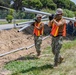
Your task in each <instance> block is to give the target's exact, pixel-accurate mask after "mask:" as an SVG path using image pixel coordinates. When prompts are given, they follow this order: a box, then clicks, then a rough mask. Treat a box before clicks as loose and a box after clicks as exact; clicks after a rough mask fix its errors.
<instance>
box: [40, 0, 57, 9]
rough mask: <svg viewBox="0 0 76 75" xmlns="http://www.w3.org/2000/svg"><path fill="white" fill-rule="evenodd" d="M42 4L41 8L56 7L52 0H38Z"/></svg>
mask: <svg viewBox="0 0 76 75" xmlns="http://www.w3.org/2000/svg"><path fill="white" fill-rule="evenodd" d="M40 1H41V3H42V4H43V8H51V9H52V10H55V9H56V7H57V6H56V4H55V3H54V2H53V0H45V1H44V0H40Z"/></svg>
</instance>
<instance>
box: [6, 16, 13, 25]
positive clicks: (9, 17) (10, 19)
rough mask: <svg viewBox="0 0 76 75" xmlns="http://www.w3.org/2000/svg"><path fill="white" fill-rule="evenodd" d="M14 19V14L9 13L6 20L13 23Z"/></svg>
mask: <svg viewBox="0 0 76 75" xmlns="http://www.w3.org/2000/svg"><path fill="white" fill-rule="evenodd" d="M12 19H13V16H12V15H7V17H6V20H7V21H8V23H11V22H12Z"/></svg>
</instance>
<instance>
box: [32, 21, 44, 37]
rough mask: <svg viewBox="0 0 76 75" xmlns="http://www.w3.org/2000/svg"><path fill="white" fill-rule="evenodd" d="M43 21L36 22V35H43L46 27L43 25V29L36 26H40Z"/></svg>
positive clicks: (34, 32)
mask: <svg viewBox="0 0 76 75" xmlns="http://www.w3.org/2000/svg"><path fill="white" fill-rule="evenodd" d="M41 23H42V22H40V23H37V22H35V27H34V31H33V34H35V35H36V36H40V35H43V29H44V28H43V27H42V28H41V29H37V28H36V26H37V27H40V25H41Z"/></svg>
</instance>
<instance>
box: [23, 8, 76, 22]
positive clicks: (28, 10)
mask: <svg viewBox="0 0 76 75" xmlns="http://www.w3.org/2000/svg"><path fill="white" fill-rule="evenodd" d="M23 11H24V12H28V13H35V14H43V15H47V16H50V15H51V14H50V13H46V12H42V11H37V10H33V9H29V8H25V7H23ZM63 18H64V19H66V20H72V21H76V20H75V19H73V18H68V17H64V16H63Z"/></svg>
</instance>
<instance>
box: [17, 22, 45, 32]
mask: <svg viewBox="0 0 76 75" xmlns="http://www.w3.org/2000/svg"><path fill="white" fill-rule="evenodd" d="M33 22H34V21H32V22H30V23H28V24H25V25H24V27H22V28H21V29H19V30H18V32H20V31H22V30H24V29H25V28H27V27H28V26H30V25H31V24H32V23H33ZM43 23H44V25H46V24H47V21H46V22H43ZM16 27H17V26H16Z"/></svg>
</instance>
